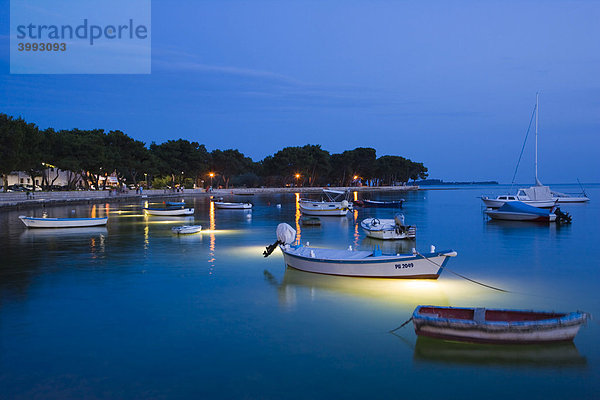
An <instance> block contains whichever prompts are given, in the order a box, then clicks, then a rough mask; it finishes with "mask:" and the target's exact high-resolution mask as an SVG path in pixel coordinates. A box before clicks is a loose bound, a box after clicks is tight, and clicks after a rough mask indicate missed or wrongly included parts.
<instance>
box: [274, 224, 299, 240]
mask: <svg viewBox="0 0 600 400" xmlns="http://www.w3.org/2000/svg"><path fill="white" fill-rule="evenodd" d="M277 240H279V242H280V243H283V244H292V243H294V241H295V240H296V230H295V229H294V228H292V227H291V226H289V225H288V224H286V223H285V222H284V223H281V224H279V225H277Z"/></svg>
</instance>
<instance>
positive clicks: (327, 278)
mask: <svg viewBox="0 0 600 400" xmlns="http://www.w3.org/2000/svg"><path fill="white" fill-rule="evenodd" d="M264 276H265V279H266V280H267V282H269V283H270V284H271V285H273V286H274V287H276V288H277V292H278V296H279V302H280V304H282V305H287V306H290V305H294V304H295V302H296V298H297V297H298V293H297V292H298V291H299V290H302V289H309V292H310V297H311V298H314V297H315V296H316V295H317V294H318V293H319V292H323V291H326V292H335V293H340V294H345V295H350V296H359V297H366V298H371V299H375V300H379V301H384V302H389V303H394V304H398V303H401V304H408V305H411V306H412V305H416V304H420V303H427V304H439V305H450V301H449V298H448V294H449V293H452V292H454V293H458V292H461V289H457V288H456V286H457V285H455V283H454V282H440V281H431V280H419V279H378V278H358V277H347V276H334V275H323V274H314V273H310V272H304V271H300V270H297V269H294V268H290V267H286V270H285V274H284V276H283V280H282V281H281V283H279V282H278V281H277V279H276V278H275V277H274V276H273V274H271V273H270V272H269V271H267V270H265V271H264ZM458 286H460V284H459V285H458Z"/></svg>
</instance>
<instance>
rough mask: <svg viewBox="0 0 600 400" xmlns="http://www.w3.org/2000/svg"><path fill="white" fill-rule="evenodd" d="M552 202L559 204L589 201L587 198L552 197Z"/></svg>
mask: <svg viewBox="0 0 600 400" xmlns="http://www.w3.org/2000/svg"><path fill="white" fill-rule="evenodd" d="M554 200H555V201H557V202H558V203H559V204H562V203H587V202H588V201H590V199H589V197H554Z"/></svg>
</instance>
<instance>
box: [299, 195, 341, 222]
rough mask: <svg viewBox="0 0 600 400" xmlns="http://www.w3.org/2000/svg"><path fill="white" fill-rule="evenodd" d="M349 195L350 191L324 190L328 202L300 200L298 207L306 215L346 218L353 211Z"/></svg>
mask: <svg viewBox="0 0 600 400" xmlns="http://www.w3.org/2000/svg"><path fill="white" fill-rule="evenodd" d="M349 193H350V192H349V191H346V192H340V191H337V190H329V189H323V195H324V196H325V197H326V199H327V200H310V199H300V200H299V201H298V205H299V207H300V211H301V212H302V213H303V214H306V215H322V216H344V215H346V214H348V211H350V210H351V209H352V205H351V203H349V202H348V199H347V198H348V196H349Z"/></svg>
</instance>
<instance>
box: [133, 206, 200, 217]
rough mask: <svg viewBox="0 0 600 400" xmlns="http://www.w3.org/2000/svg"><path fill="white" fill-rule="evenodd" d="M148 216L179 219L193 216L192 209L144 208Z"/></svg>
mask: <svg viewBox="0 0 600 400" xmlns="http://www.w3.org/2000/svg"><path fill="white" fill-rule="evenodd" d="M144 212H145V213H146V214H148V215H158V216H172V217H181V216H185V215H194V209H193V208H172V209H169V208H144Z"/></svg>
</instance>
